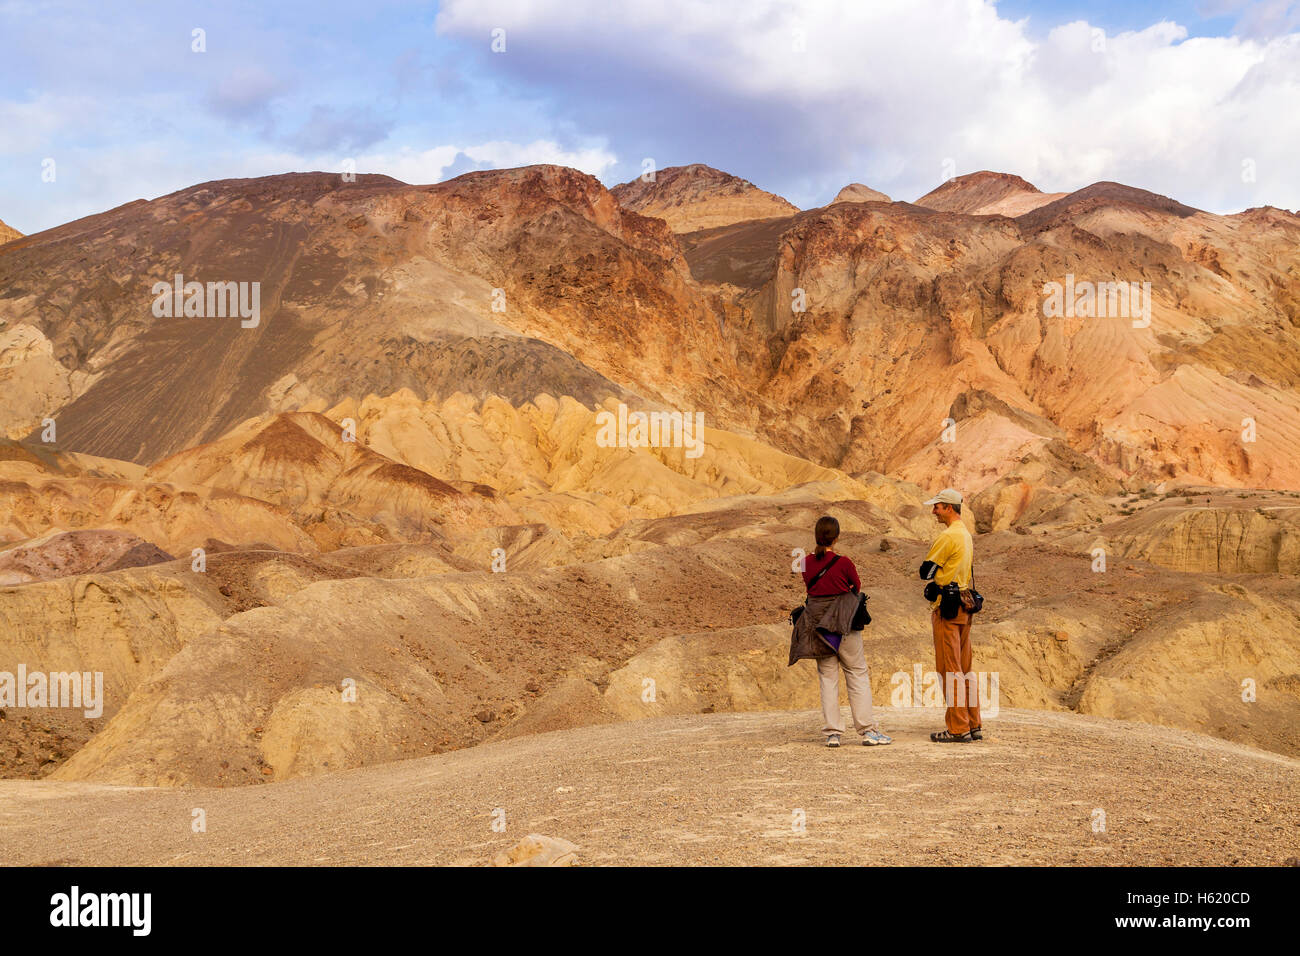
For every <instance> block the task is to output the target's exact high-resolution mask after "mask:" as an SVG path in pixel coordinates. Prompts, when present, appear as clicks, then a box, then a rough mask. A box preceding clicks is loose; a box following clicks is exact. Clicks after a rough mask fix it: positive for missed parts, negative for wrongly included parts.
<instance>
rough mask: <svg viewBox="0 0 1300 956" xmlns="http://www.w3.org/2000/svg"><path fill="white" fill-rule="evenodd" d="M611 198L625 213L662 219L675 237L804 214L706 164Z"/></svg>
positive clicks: (664, 173) (629, 185) (636, 183)
mask: <svg viewBox="0 0 1300 956" xmlns="http://www.w3.org/2000/svg"><path fill="white" fill-rule="evenodd" d="M610 192H611V193H613V194H614V198H615V199H617V200H618V202H619V205H621V206H622V207H623V208H624V209H631V210H633V211H634V212H638V213H640V214H641V215H643V216H654V217H657V218H659V219H663V220H664V221H665V222H667V223H668V225H669V226H670V227H671V228H672V231H673V232H695V231H696V230H699V229H713V228H716V227H718V226H728V225H731V224H732V223H734V222H744V221H746V220H750V219H770V218H773V217H776V216H790V215H793V214H794V213H796V212H798V211H799V207H797V206H795V205H794V204H793V203H791V202H789V201H788V200H785V199H782V198H781V197H780V196H777V195H776V194H774V193H769V192H767V191H765V190H762V189H759V188H758V187H757V186H755V185H754V184H753V183H751V182H750V181H749V180H747V179H741V178H740V177H739V176H733V175H732V174H731V173H727V172H723V171H722V170H720V169H714V168H713V167H712V166H706V165H704V164H703V163H692V164H691V165H689V166H668V167H666V168H664V169H660V170H658V171H656V173H655V176H654V179H653V180H652V181H650V182H646V181H644V180H642V179H641V178H640V177H638V178H636V179H634V180H632V181H631V182H626V183H622V184H620V185H618V186H615V187H614V188H613V189H611V190H610Z"/></svg>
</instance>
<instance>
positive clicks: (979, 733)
mask: <svg viewBox="0 0 1300 956" xmlns="http://www.w3.org/2000/svg"><path fill="white" fill-rule="evenodd" d="M970 739H971V740H983V739H984V728H983V727H972V728H971V729H970Z"/></svg>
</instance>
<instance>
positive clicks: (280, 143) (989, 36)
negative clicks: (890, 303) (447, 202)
mask: <svg viewBox="0 0 1300 956" xmlns="http://www.w3.org/2000/svg"><path fill="white" fill-rule="evenodd" d="M1297 157H1300V3H1291V2H1286V0H1191V2H1174V0H1151V2H1136V3H1135V2H1132V0H1128V2H1119V0H1097V2H1093V3H1084V2H1074V0H1048V2H1031V0H1002V2H996V3H995V2H990V0H897V2H895V0H710V2H707V3H705V2H701V0H691V2H687V0H625V2H621V3H612V2H610V0H513V2H494V0H443V2H441V3H413V2H398V0H362V2H357V0H349V2H346V3H345V2H335V0H311V2H299V0H277V2H274V3H266V2H264V0H226V2H221V3H201V2H195V0H119V2H110V3H105V2H103V0H68V2H47V3H40V2H30V0H0V220H3V221H5V222H7V223H9V224H10V225H11V226H13V227H14V228H16V229H18V230H20V231H21V232H24V233H32V232H37V231H39V230H42V229H48V228H51V227H53V226H56V225H59V224H61V223H64V222H68V221H70V220H73V219H76V218H79V217H81V216H86V215H90V214H93V213H97V212H102V211H104V210H106V209H110V208H113V207H115V206H118V205H121V204H123V203H127V202H131V201H134V200H136V199H142V198H143V199H152V198H155V197H157V196H161V195H166V194H167V193H169V192H173V191H175V190H177V189H182V188H185V187H187V186H191V185H194V184H195V183H200V182H205V181H208V180H213V179H227V178H232V177H244V176H265V175H272V174H276V173H284V172H295V171H305V170H330V171H343V170H345V169H350V168H355V169H356V171H358V172H376V173H386V174H388V175H390V176H394V177H396V178H398V179H401V180H403V181H405V182H409V183H434V182H440V181H442V180H445V179H448V178H451V177H453V176H456V175H459V174H461V173H464V172H467V171H470V170H475V169H487V168H494V167H509V166H522V165H528V164H531V163H559V164H563V165H567V166H573V167H575V168H578V169H581V170H583V171H585V172H587V173H590V174H591V175H593V176H596V177H597V178H599V179H600V180H601V181H602V182H604V183H605V184H606V185H610V186H612V185H614V184H616V183H619V182H625V181H627V180H630V179H632V178H634V177H636V176H638V175H640V174H641V173H642V171H643V170H644V169H646V168H648V164H652V165H653V166H654V167H655V168H659V169H662V168H664V167H667V166H678V165H685V164H687V163H707V164H708V165H710V166H715V167H717V168H719V169H723V170H725V171H727V172H729V173H733V174H735V175H737V176H742V177H744V178H745V179H748V180H750V181H751V182H753V183H755V184H756V185H758V186H760V187H762V188H764V189H767V190H770V191H772V192H775V193H778V194H780V195H782V196H784V197H786V198H787V199H789V200H790V201H791V202H793V203H795V204H796V205H797V206H800V207H802V208H810V207H814V206H819V205H823V204H825V203H827V202H829V201H830V200H831V199H832V198H833V197H834V195H835V194H836V193H837V192H838V191H839V189H840V188H841V187H842V186H844V185H846V184H848V183H850V182H861V183H865V184H866V185H868V186H870V187H872V188H874V189H879V190H881V191H882V192H885V193H887V194H888V195H890V196H891V197H893V198H895V199H903V200H908V201H911V200H914V199H916V198H918V197H919V196H921V195H923V194H925V193H926V192H928V191H929V190H931V189H933V188H935V187H936V186H938V185H939V184H941V183H942V182H943V181H944V180H945V179H947V178H949V177H950V176H953V175H961V174H964V173H969V172H975V171H977V170H981V169H992V170H996V171H999V172H1009V173H1015V174H1017V175H1020V176H1023V177H1024V178H1025V179H1027V180H1029V181H1030V182H1032V183H1034V184H1035V185H1036V186H1038V187H1039V188H1040V189H1042V190H1044V191H1049V192H1061V191H1070V190H1074V189H1079V188H1082V187H1083V186H1086V185H1088V184H1090V183H1093V182H1098V181H1102V180H1112V181H1116V182H1122V183H1125V184H1128V185H1132V186H1137V187H1140V188H1143V189H1149V190H1151V191H1153V192H1157V193H1161V194H1164V195H1168V196H1172V197H1174V198H1176V199H1178V200H1180V201H1182V202H1185V203H1188V204H1189V205H1192V206H1196V207H1198V208H1202V209H1206V210H1209V211H1211V212H1221V213H1228V212H1237V211H1240V210H1242V209H1245V208H1249V207H1251V206H1259V205H1266V204H1267V205H1274V206H1279V207H1283V208H1287V209H1296V208H1297V207H1300V160H1298V158H1297Z"/></svg>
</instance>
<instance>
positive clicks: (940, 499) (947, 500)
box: [925, 488, 961, 505]
mask: <svg viewBox="0 0 1300 956" xmlns="http://www.w3.org/2000/svg"><path fill="white" fill-rule="evenodd" d="M925 503H926V504H927V505H939V504H943V505H959V504H961V492H960V491H958V490H957V489H956V488H945V489H943V491H941V492H939V493H938V494H937V495H935V496H934V497H933V498H931V499H930V500H929V501H927V502H925Z"/></svg>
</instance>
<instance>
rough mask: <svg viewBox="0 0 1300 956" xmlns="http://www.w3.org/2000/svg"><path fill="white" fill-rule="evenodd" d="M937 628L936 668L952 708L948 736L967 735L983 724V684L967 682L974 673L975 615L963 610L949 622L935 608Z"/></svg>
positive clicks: (946, 715) (947, 715)
mask: <svg viewBox="0 0 1300 956" xmlns="http://www.w3.org/2000/svg"><path fill="white" fill-rule="evenodd" d="M930 619H931V621H932V622H933V627H934V669H935V670H936V671H938V673H939V676H940V677H942V678H943V693H944V702H945V703H946V704H947V705H948V709H947V711H945V713H944V723H945V724H947V725H948V733H950V734H953V735H954V736H955V735H957V734H964V733H966V731H968V730H970V729H971V728H972V727H979V726H981V725H980V695H979V685H978V683H977V682H976V681H975V680H974V679H971V680H967V679H966V675H968V674H971V673H972V672H971V657H972V655H971V646H970V625H971V615H970V614H969V613H968V612H967V611H966V610H965V609H964V608H959V609H958V611H957V616H956V617H955V618H953V619H952V620H951V621H945V620H944V619H943V618H942V617H940V616H939V609H938V608H935V609H934V611H932V612H931V614H930Z"/></svg>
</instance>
